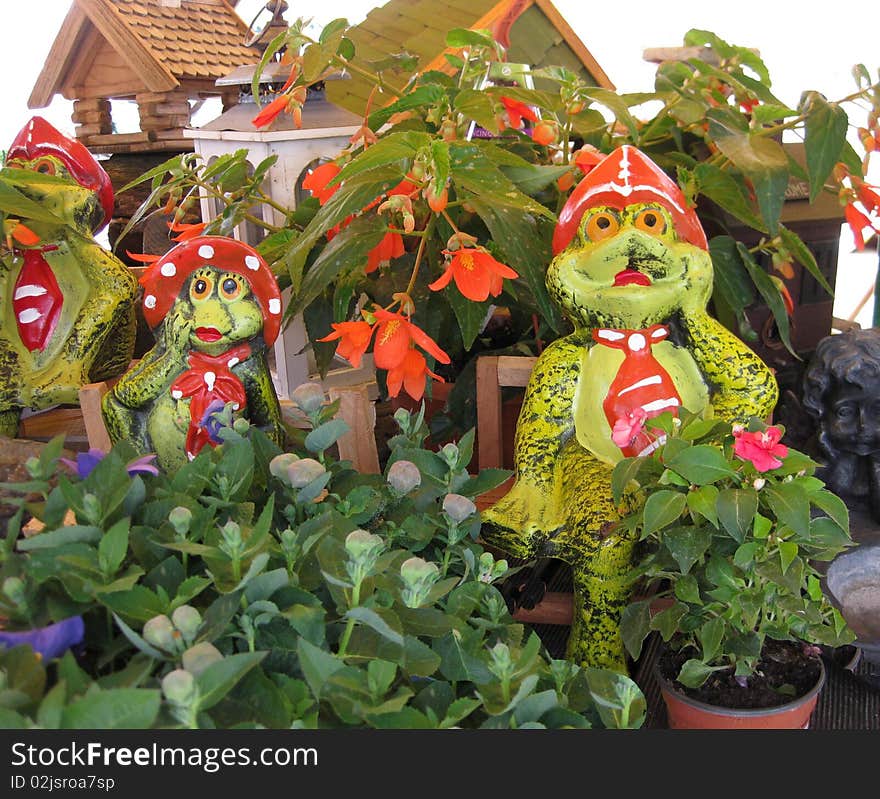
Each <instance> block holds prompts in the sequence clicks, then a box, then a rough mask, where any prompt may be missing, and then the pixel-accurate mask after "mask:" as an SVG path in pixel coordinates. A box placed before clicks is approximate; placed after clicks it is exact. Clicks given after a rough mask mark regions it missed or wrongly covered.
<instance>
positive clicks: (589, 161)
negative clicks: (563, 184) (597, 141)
mask: <svg viewBox="0 0 880 799" xmlns="http://www.w3.org/2000/svg"><path fill="white" fill-rule="evenodd" d="M604 158H605V156H604V155H603V154H602V153H600V152H599V151H598V150H597V149H596V148H595V147H593V146H592V145H590V144H585V145H584V146H583V147H581V149H580V150H578V151H577V152H576V153H575V154H574V163H575V165H576V166H577V168H578V169H580V171H581V172H583V173H584V174H585V175H586V174H587V173H588V172H589V171H590V170H591V169H592V168H593V167H594V166H596V164H598V163H599V162H600V161H602V160H603V159H604Z"/></svg>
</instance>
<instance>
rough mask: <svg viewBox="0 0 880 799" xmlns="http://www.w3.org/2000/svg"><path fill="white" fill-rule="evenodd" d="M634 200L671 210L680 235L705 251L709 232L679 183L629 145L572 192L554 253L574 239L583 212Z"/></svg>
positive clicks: (620, 207)
mask: <svg viewBox="0 0 880 799" xmlns="http://www.w3.org/2000/svg"><path fill="white" fill-rule="evenodd" d="M635 203H654V204H656V205H660V206H662V207H663V208H665V209H666V210H667V211H669V213H670V215H671V216H672V221H673V223H674V224H675V232H676V233H677V234H678V237H679V238H680V239H681V240H683V241H687V242H689V243H691V244H693V245H694V246H696V247H700V248H701V249H703V250H705V249H707V248H708V244H707V242H706V234H705V232H704V231H703V226H702V225H701V224H700V220H699V219H698V218H697V214H696V212H695V211H694V209H693V208H691V207H689V206H688V204H687V201H686V200H685V198H684V194H683V193H682V191H681V189H680V188H679V187H678V184H677V183H676V182H675V181H674V180H672V178H670V177H669V175H667V174H666V173H665V172H664V171H663V170H662V169H660V167H659V166H657V164H655V163H654V162H653V161H652V160H651V159H650V158H648V156H647V155H645V154H644V153H643V152H641V151H640V150H637V149H636V148H635V147H633V146H632V145H629V144H624V145H623V146H622V147H618V148H617V149H616V150H615V151H614V152H613V153H611V154H610V155H609V156H607V157H606V158H605V159H604V160H602V161H600V162H599V163H598V164H596V166H595V167H593V169H591V170H590V171H589V172H588V173H587V175H586V176H585V177H584V179H583V180H582V181H581V182H580V183H579V184H578V185H577V188H576V189H575V190H574V191H573V192H572V193H571V196H570V197H569V198H568V202H566V203H565V205H564V206H563V208H562V211H561V212H560V213H559V221H558V222H557V224H556V230H554V231H553V255H558V254H559V253H560V252H562V251H563V250H564V249H565V248H566V247H567V246H568V245H569V244H570V243H571V241H572V239H574V237H575V235H576V234H577V230H578V227H579V226H580V223H581V219H582V218H583V216H584V213H585V212H586V211H587V210H589V209H590V208H595V207H596V206H600V205H606V206H609V207H611V208H617V209H618V210H621V211H622V210H623V209H624V208H626V207H627V206H628V205H633V204H635Z"/></svg>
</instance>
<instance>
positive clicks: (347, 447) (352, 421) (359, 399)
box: [328, 383, 380, 474]
mask: <svg viewBox="0 0 880 799" xmlns="http://www.w3.org/2000/svg"><path fill="white" fill-rule="evenodd" d="M328 394H329V395H330V399H331V400H332V401H334V402H335V401H336V400H337V399H338V400H339V414H338V415H339V418H340V419H342V420H343V421H345V422H346V423H347V424H348V426H349V431H348V432H347V433H346V434H345V435H343V436H341V437H340V439H339V440H338V441H337V447H338V449H339V458H340V460H348V461H351V462H352V464H353V465H354V467H355V469H357V470H358V471H359V472H360V473H361V474H379V473H380V469H379V453H378V450H377V448H376V408H375V406H374V405H373V403H372V402H371V401H370V393H369V384H367V383H360V384H359V385H356V386H339V387H337V388H331V389H330V390H329V392H328Z"/></svg>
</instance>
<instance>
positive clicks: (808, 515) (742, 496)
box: [614, 411, 854, 688]
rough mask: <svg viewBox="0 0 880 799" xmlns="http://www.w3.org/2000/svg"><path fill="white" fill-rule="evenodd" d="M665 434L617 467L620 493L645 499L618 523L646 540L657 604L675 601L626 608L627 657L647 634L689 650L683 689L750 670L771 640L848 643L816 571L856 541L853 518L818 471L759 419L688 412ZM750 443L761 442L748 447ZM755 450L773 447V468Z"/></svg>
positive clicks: (644, 573)
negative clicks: (735, 424)
mask: <svg viewBox="0 0 880 799" xmlns="http://www.w3.org/2000/svg"><path fill="white" fill-rule="evenodd" d="M666 427H667V429H671V430H672V434H671V435H669V437H668V438H667V441H666V443H665V444H664V445H662V446H660V447H659V448H658V449H657V450H656V451H655V452H654V453H652V454H651V456H650V458H627V459H624V460H623V461H621V462H620V463H619V464H618V465H617V466H616V467H615V471H614V485H615V486H616V490H617V491H618V494H619V495H620V493H621V492H622V491H623V490H624V489H625V488H627V487H628V488H629V489H630V490H632V491H633V494H632V495H633V496H637V497H641V499H640V501H638V502H636V504H635V507H634V509H633V510H632V512H631V514H630V515H629V516H628V517H626V518H625V519H624V520H623V523H624V524H627V525H629V526H630V527H631V529H633V530H635V531H636V532H637V534H638V535H639V537H640V547H641V554H640V559H639V562H638V565H637V566H636V567H635V569H634V577H635V578H643V579H645V580H648V581H655V582H656V584H657V585H658V586H659V593H658V596H659V597H668V598H669V600H670V601H671V603H672V604H670V605H669V606H668V607H665V609H663V610H662V611H660V612H658V613H657V614H656V615H654V616H653V617H652V616H651V612H650V602H649V601H646V600H639V601H637V602H633V603H632V604H630V605H629V606H628V607H627V608H626V610H625V611H624V613H623V617H622V621H621V632H622V635H623V640H624V644H625V646H626V648H627V650H628V651H629V653H630V654H631V655H632V656H633V657H638V655H639V653H640V652H641V649H642V645H643V642H644V640H645V638H646V637H647V636H648V635H649V634H650V633H651V632H652V631H655V630H656V631H659V632H660V634H661V636H662V638H663V640H664V641H665V642H667V643H668V645H669V646H671V647H672V648H673V649H675V650H683V651H685V652H686V653H688V655H689V659H688V660H687V662H686V663H685V664H684V666H683V667H682V669H681V672H680V674H679V675H678V681H679V682H681V683H682V684H683V685H685V686H688V687H691V688H693V687H698V686H699V685H701V684H702V683H703V682H704V681H705V679H706V678H707V677H708V676H709V674H711V673H712V672H713V671H716V670H719V669H731V670H734V671H735V673H736V674H737V675H738V676H746V675H749V674H751V673H753V671H754V669H755V666H756V665H757V662H758V657H759V655H760V652H761V648H762V646H763V643H764V640H765V639H766V638H771V639H775V640H791V641H801V642H804V643H806V644H821V645H827V646H840V645H842V644H845V643H849V642H850V641H852V640H853V638H854V635H853V633H852V631H850V630H849V629H848V628H847V627H846V624H845V623H844V621H843V618H842V617H841V615H840V613H839V612H838V611H837V610H836V609H835V608H833V607H832V606H831V604H830V602H829V601H828V600H827V598H826V597H825V596H824V595H823V594H822V591H821V589H820V587H819V586H820V583H819V572H818V571H817V565H816V564H817V563H820V562H822V561H829V560H831V559H832V558H834V557H835V556H836V555H837V554H839V553H840V552H841V551H843V550H844V549H845V548H846V547H848V546H851V545H852V539H851V538H850V534H849V516H848V513H847V510H846V507H845V505H843V503H842V502H841V501H840V499H839V498H838V497H836V496H835V495H834V494H832V493H831V492H830V491H828V490H827V489H826V488H825V487H824V484H823V483H822V481H821V480H818V479H817V478H815V477H814V476H813V473H814V471H815V469H816V464H815V463H814V462H813V461H811V460H810V459H809V458H807V457H806V456H805V455H803V454H802V453H800V452H796V451H795V450H792V449H787V452H785V453H783V451H782V450H783V449H785V448H782V447H781V445H777V444H776V442H778V437H774V436H775V433H777V432H779V431H778V429H774V428H766V426H765V425H763V424H762V423H760V422H759V421H758V420H757V419H755V420H752V423H751V424H750V425H749V430H748V431H744V430H740V429H737V430H736V431H734V430H733V429H732V427H731V426H730V425H729V424H726V423H724V422H720V421H718V420H712V421H711V422H703V421H701V420H699V419H697V418H695V417H693V416H691V415H689V414H688V413H687V412H686V411H682V412H681V414H680V416H679V417H678V418H676V419H674V420H673V424H672V425H671V426H669V425H666ZM765 430H766V431H769V432H770V434H771V435H770V437H769V438H764V437H762V433H763V432H764V431H765ZM750 440H751V441H753V442H754V441H757V442H758V443H753V444H752V449H749V448H748V446H746V444H747V442H749V441H750ZM774 446H777V448H776V449H775V450H773V447H774ZM755 447H757V448H758V449H759V450H762V451H764V452H770V451H771V450H772V455H773V456H774V457H775V459H776V460H775V463H776V465H775V466H774V465H773V463H771V462H762V460H761V458H760V457H758V458H756V457H755V455H754V453H755V449H754V448H755ZM670 452H671V453H673V454H672V455H671V457H670V454H669V453H670ZM647 461H653V462H654V463H655V468H646V465H647V464H646V462H647ZM659 464H662V465H663V467H665V468H662V467H661V466H659ZM759 467H760V469H761V471H759ZM670 474H672V475H673V477H670ZM636 488H637V489H638V490H637V491H635V490H634V489H636ZM744 642H748V646H745V644H744Z"/></svg>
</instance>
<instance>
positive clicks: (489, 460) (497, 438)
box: [477, 355, 503, 469]
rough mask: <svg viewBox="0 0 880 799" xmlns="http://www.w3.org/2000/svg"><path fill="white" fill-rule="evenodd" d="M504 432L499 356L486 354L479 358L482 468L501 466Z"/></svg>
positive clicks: (479, 452) (479, 429) (479, 419)
mask: <svg viewBox="0 0 880 799" xmlns="http://www.w3.org/2000/svg"><path fill="white" fill-rule="evenodd" d="M502 435H503V431H502V425H501V386H500V385H499V383H498V357H497V356H495V355H483V356H480V357H478V358H477V439H478V442H477V445H478V450H477V457H478V458H479V462H480V468H481V469H488V468H496V469H497V468H500V467H501V458H502V453H501V446H502V442H501V440H502Z"/></svg>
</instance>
